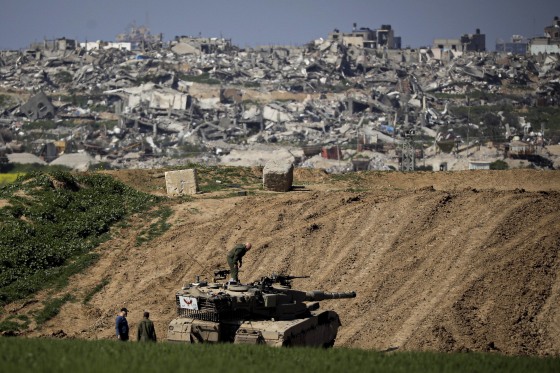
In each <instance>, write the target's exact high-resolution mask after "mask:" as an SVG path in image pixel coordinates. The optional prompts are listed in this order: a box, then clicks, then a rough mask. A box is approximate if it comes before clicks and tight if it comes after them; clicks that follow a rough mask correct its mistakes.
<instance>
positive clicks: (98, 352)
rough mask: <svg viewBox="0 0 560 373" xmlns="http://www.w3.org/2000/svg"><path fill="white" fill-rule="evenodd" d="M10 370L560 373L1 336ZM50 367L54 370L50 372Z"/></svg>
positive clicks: (489, 360) (345, 353)
mask: <svg viewBox="0 0 560 373" xmlns="http://www.w3.org/2000/svg"><path fill="white" fill-rule="evenodd" d="M0 349H1V350H2V359H1V360H0V370H2V371H4V372H12V373H16V372H41V371H53V372H74V371H80V372H122V371H131V372H154V371H162V372H173V371H177V372H182V371H189V372H191V371H192V372H196V371H201V372H244V373H253V372H255V373H261V372H268V373H275V372H289V371H293V372H321V373H329V372H340V371H344V372H346V373H351V372H386V373H391V372H410V373H414V372H422V373H424V372H454V373H455V372H456V373H461V372H495V371H500V372H523V373H525V372H543V373H546V372H557V371H558V368H559V367H560V359H559V358H558V357H546V358H539V357H528V356H517V357H509V356H502V355H498V354H481V353H472V354H467V353H460V354H444V353H420V352H396V353H390V354H386V353H382V352H376V351H365V350H357V349H352V350H351V349H342V348H335V349H329V350H323V349H314V348H289V349H288V348H283V349H281V348H271V347H267V346H250V345H231V344H221V345H209V344H193V345H188V346H186V345H180V344H171V343H157V344H149V343H144V344H141V343H122V342H118V341H83V340H56V339H50V340H46V339H23V338H22V339H20V338H0ZM47 367H48V368H47Z"/></svg>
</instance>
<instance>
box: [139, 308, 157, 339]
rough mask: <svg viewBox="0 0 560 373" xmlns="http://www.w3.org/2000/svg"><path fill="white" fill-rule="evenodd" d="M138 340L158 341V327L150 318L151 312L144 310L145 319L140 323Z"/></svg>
mask: <svg viewBox="0 0 560 373" xmlns="http://www.w3.org/2000/svg"><path fill="white" fill-rule="evenodd" d="M137 340H138V342H156V341H157V337H156V329H155V328H154V323H153V322H152V320H150V313H149V312H144V319H142V321H140V324H138V336H137Z"/></svg>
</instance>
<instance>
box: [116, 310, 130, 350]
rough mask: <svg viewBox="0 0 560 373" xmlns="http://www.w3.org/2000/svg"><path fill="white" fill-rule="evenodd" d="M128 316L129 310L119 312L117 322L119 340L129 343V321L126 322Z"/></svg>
mask: <svg viewBox="0 0 560 373" xmlns="http://www.w3.org/2000/svg"><path fill="white" fill-rule="evenodd" d="M126 315H128V310H127V309H126V308H121V312H119V314H118V316H117V318H116V320H115V330H116V332H117V339H118V340H119V341H122V342H126V341H128V321H126Z"/></svg>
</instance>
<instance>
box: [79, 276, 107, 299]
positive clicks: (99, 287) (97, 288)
mask: <svg viewBox="0 0 560 373" xmlns="http://www.w3.org/2000/svg"><path fill="white" fill-rule="evenodd" d="M108 283H109V278H108V277H105V278H104V279H103V280H101V283H99V284H97V285H95V287H94V288H93V289H91V290H90V291H89V293H87V294H86V296H85V297H84V301H83V302H82V303H83V304H88V303H89V301H90V300H91V299H92V298H93V296H94V295H95V294H97V293H99V292H100V291H101V290H103V288H104V287H105V286H107V284H108Z"/></svg>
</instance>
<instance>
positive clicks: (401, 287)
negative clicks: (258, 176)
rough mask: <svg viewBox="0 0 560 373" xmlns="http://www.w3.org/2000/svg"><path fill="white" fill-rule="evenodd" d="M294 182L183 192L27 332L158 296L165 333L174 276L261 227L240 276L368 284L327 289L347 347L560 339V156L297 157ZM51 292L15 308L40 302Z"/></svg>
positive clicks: (208, 267)
mask: <svg viewBox="0 0 560 373" xmlns="http://www.w3.org/2000/svg"><path fill="white" fill-rule="evenodd" d="M144 172H145V174H143V173H142V171H138V170H136V171H130V174H129V173H127V171H119V172H115V173H114V175H115V176H116V177H119V178H121V179H123V180H126V181H127V182H128V183H131V184H133V186H138V185H139V184H135V182H136V183H142V185H143V188H145V189H149V190H152V191H157V192H158V193H160V192H161V191H162V190H163V191H164V190H165V189H164V188H163V186H164V183H165V180H164V178H162V177H161V176H159V175H161V172H160V173H156V172H155V171H144ZM150 172H151V173H152V177H150V176H149V175H150V174H149V173H150ZM131 175H132V176H131ZM142 175H144V176H142ZM147 175H148V176H147ZM153 175H156V176H153ZM295 183H296V184H298V185H299V187H298V188H295V189H294V191H292V192H289V193H268V192H264V191H259V192H256V193H254V194H252V193H249V195H247V196H237V197H229V198H217V197H221V196H220V195H213V194H212V193H209V194H201V195H198V196H196V197H195V198H193V199H192V200H185V199H180V200H176V201H174V203H173V204H172V208H173V210H174V215H173V218H172V219H171V220H170V223H171V224H172V227H171V228H170V229H169V230H168V231H166V232H165V233H164V234H163V235H161V236H159V237H157V238H155V239H154V240H152V241H150V242H148V243H144V244H142V245H140V246H137V244H136V239H135V238H136V234H137V232H138V231H139V230H140V229H142V228H143V227H141V226H138V225H135V222H134V221H133V222H131V224H130V225H129V226H128V227H120V228H118V229H119V230H118V231H117V230H115V232H114V234H113V237H114V239H112V240H111V241H109V242H106V243H104V244H103V245H102V247H100V248H99V249H98V252H99V253H100V254H101V256H102V258H101V260H100V261H99V262H98V263H97V264H96V265H95V266H94V267H91V268H90V269H88V270H87V271H86V272H84V273H82V274H80V275H77V276H75V277H74V278H73V279H72V281H70V284H69V285H68V287H67V288H66V289H63V290H61V291H60V294H64V293H67V292H71V293H72V294H73V295H74V296H75V299H77V300H80V299H83V297H84V295H85V294H87V293H88V292H91V290H92V289H93V288H95V286H97V285H98V284H100V283H102V282H103V281H104V280H106V281H107V285H105V286H104V287H103V289H102V290H101V291H99V292H97V293H96V294H95V295H94V297H93V298H92V299H91V301H90V302H89V303H87V304H83V302H81V301H75V302H71V303H67V304H66V305H64V307H63V308H62V310H61V312H60V313H59V314H58V316H56V317H55V318H53V319H51V320H50V321H48V322H47V323H46V324H45V325H44V326H42V327H41V328H39V329H35V328H33V327H32V328H31V330H29V331H28V332H27V333H26V335H29V336H39V335H51V334H52V333H54V332H56V331H60V330H63V331H64V333H65V334H66V335H67V336H68V337H74V338H84V339H100V338H114V319H115V315H116V312H117V311H118V309H120V308H121V307H123V306H126V307H127V308H128V309H129V310H131V312H130V314H129V322H130V324H131V328H132V330H133V331H134V330H135V327H136V325H137V323H138V322H139V321H140V319H141V318H142V312H143V311H144V310H149V311H150V313H151V319H152V320H154V322H155V324H156V330H157V332H158V334H159V337H160V339H165V335H166V330H167V324H168V323H169V321H170V320H171V319H172V318H173V317H174V316H175V312H176V309H175V291H176V290H177V289H179V288H180V287H181V286H182V285H183V284H184V283H188V282H192V281H194V279H195V276H196V275H201V276H202V277H209V276H210V275H208V273H209V272H212V271H213V270H214V269H217V268H227V263H226V253H227V251H228V250H229V249H230V248H231V247H233V246H234V244H235V243H238V242H245V241H250V242H252V243H253V250H251V251H250V252H249V253H248V254H247V255H246V256H245V258H244V265H243V268H242V271H241V273H240V278H241V280H242V281H246V282H249V281H253V280H257V279H259V278H260V277H261V276H264V275H268V274H271V273H273V272H274V273H288V274H292V275H309V276H310V278H306V279H298V280H295V281H294V286H295V287H296V288H300V289H303V290H314V289H320V290H326V291H351V290H355V291H356V292H357V297H356V298H354V299H345V300H329V301H324V302H322V303H321V308H323V309H333V310H335V311H337V312H338V313H339V315H340V318H341V320H342V324H343V325H342V327H341V328H340V330H339V335H338V338H337V340H336V344H335V347H336V346H344V347H355V348H364V349H376V350H386V349H390V348H398V349H399V350H433V351H499V352H501V353H505V354H530V355H546V354H558V353H560V279H559V278H558V273H559V265H560V258H559V255H558V254H559V250H560V224H559V223H558V222H559V221H560V211H559V208H558V207H559V206H560V172H557V171H534V170H510V171H466V172H453V173H451V172H436V173H433V172H426V173H422V172H421V173H398V172H368V173H355V174H349V175H344V176H334V175H326V174H324V173H321V172H319V171H310V170H301V169H299V170H296V171H295ZM146 184H149V185H146ZM159 184H161V185H159ZM55 295H57V294H53V293H52V292H44V293H41V294H38V295H37V297H36V301H37V302H26V303H21V304H11V305H9V306H7V307H6V310H7V311H8V312H12V313H23V312H31V311H33V309H34V307H35V308H36V307H38V305H39V304H41V301H42V300H44V299H46V298H47V297H52V296H55Z"/></svg>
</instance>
